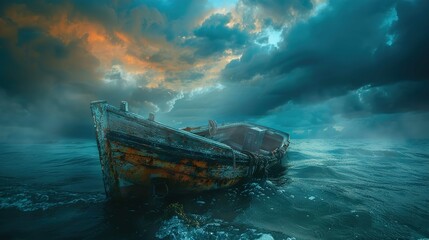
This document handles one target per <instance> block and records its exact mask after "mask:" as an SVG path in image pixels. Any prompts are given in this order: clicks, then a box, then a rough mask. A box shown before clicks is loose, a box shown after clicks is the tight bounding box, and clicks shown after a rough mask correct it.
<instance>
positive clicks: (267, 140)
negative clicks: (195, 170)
mask: <svg viewBox="0 0 429 240" xmlns="http://www.w3.org/2000/svg"><path fill="white" fill-rule="evenodd" d="M184 130H187V131H190V132H192V133H194V134H197V135H199V136H202V137H206V138H209V139H212V140H215V141H218V142H221V143H224V144H226V145H228V146H230V147H232V148H233V149H235V150H238V151H247V152H252V153H258V154H263V155H269V154H271V152H272V151H274V150H276V149H277V148H279V147H281V146H282V145H283V143H284V142H285V141H286V140H287V139H285V136H284V135H282V134H279V133H276V132H275V131H272V130H270V129H266V128H263V127H259V126H254V125H249V124H231V125H225V126H220V127H217V125H216V123H215V122H211V121H209V127H208V128H204V129H201V128H195V129H192V128H185V129H184Z"/></svg>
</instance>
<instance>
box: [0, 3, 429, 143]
mask: <svg viewBox="0 0 429 240" xmlns="http://www.w3.org/2000/svg"><path fill="white" fill-rule="evenodd" d="M428 13H429V1H427V0H420V1H419V0H402V1H393V0H359V1H355V0H353V1H352V0H350V1H346V0H338V1H334V0H235V1H227V0H220V1H216V0H209V1H204V0H192V1H173V0H152V1H144V0H141V1H132V0H127V1H110V2H108V1H90V0H89V1H88V0H80V1H49V0H30V1H2V2H1V3H0V112H1V113H0V141H16V140H34V139H38V140H50V139H62V138H92V137H93V132H94V130H93V126H92V119H91V116H90V111H89V103H90V101H92V100H97V99H105V100H108V101H109V103H111V104H113V105H119V103H120V101H121V100H127V101H128V102H129V104H130V108H131V110H132V111H134V112H137V113H139V114H142V115H144V116H146V115H147V114H148V113H149V112H154V113H155V114H156V116H157V120H158V121H160V122H163V123H165V124H168V125H172V126H175V127H184V126H188V125H190V126H192V125H205V124H207V120H208V119H214V120H216V121H217V122H219V123H224V122H235V121H248V122H256V123H259V124H263V125H268V126H271V127H274V128H278V129H282V130H285V131H288V132H290V133H291V135H292V138H305V137H317V138H324V137H327V138H363V137H380V138H395V137H398V138H429V14H428Z"/></svg>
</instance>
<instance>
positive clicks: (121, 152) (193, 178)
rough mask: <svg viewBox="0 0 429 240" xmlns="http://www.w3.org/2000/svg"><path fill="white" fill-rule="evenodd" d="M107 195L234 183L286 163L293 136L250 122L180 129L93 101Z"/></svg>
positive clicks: (161, 193) (181, 190)
mask: <svg viewBox="0 0 429 240" xmlns="http://www.w3.org/2000/svg"><path fill="white" fill-rule="evenodd" d="M91 111H92V115H93V119H94V123H95V129H96V138H97V145H98V150H99V154H100V162H101V167H102V172H103V178H104V184H105V190H106V195H107V196H108V197H112V198H118V197H121V195H122V194H123V193H124V191H125V190H124V189H127V187H129V186H133V187H134V188H135V187H137V188H140V189H141V190H142V191H145V192H148V193H150V194H154V195H156V196H165V195H168V194H175V193H185V192H190V191H203V190H210V189H219V188H225V187H229V186H232V185H234V184H237V183H239V182H240V181H243V180H245V179H246V178H249V177H253V176H255V175H258V174H264V173H265V171H267V169H269V168H270V167H272V166H274V165H277V164H279V163H280V162H281V159H282V158H283V156H284V154H285V152H286V150H287V148H288V146H289V135H288V134H287V133H283V132H280V131H276V130H274V129H270V128H267V127H262V126H257V125H253V124H248V123H235V124H225V125H222V126H219V127H218V126H217V124H216V123H215V122H214V121H209V125H208V126H207V127H197V128H189V127H188V128H185V129H174V128H171V127H169V126H166V125H163V124H161V123H159V122H156V121H155V119H154V115H153V114H150V115H149V118H148V119H145V118H143V117H141V116H139V115H137V114H134V113H131V112H129V111H128V104H127V103H126V102H122V103H121V107H120V108H117V107H114V106H111V105H109V104H107V102H106V101H94V102H92V103H91Z"/></svg>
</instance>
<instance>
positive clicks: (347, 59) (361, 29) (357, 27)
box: [223, 1, 429, 114]
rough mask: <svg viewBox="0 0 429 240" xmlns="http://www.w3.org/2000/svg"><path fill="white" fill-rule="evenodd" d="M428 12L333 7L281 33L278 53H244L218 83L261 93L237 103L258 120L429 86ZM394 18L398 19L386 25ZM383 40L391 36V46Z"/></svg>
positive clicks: (369, 5)
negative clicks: (381, 89)
mask: <svg viewBox="0 0 429 240" xmlns="http://www.w3.org/2000/svg"><path fill="white" fill-rule="evenodd" d="M427 10H429V4H428V3H427V2H426V1H413V2H409V1H407V2H405V1H404V2H399V3H396V1H354V2H344V1H331V2H330V5H329V8H328V9H325V10H322V11H321V12H320V14H319V15H317V16H315V17H313V18H310V19H309V20H308V21H303V22H301V23H298V24H297V25H296V26H294V27H293V28H292V29H291V30H290V31H289V32H286V33H285V34H284V36H283V37H284V38H285V39H286V40H285V41H284V42H282V43H281V44H280V46H279V49H275V50H272V51H268V50H267V49H266V48H265V49H264V48H261V47H258V46H254V47H251V48H247V49H246V51H245V52H244V54H243V56H242V57H241V58H240V59H239V60H234V61H232V62H231V63H230V64H229V65H228V66H227V67H226V68H225V70H224V72H223V76H224V78H225V80H226V81H229V82H233V83H234V84H238V85H240V88H241V89H243V86H246V85H252V86H259V87H260V91H259V94H258V95H259V96H258V98H254V99H252V98H244V99H243V101H241V105H242V106H248V105H251V106H253V107H254V109H253V112H249V113H248V114H263V113H266V112H268V111H269V110H270V109H274V108H276V107H278V106H281V105H283V104H285V103H287V102H288V101H292V102H295V103H314V102H318V101H321V100H327V99H330V98H332V97H336V96H341V95H344V94H346V93H347V92H349V91H352V90H355V89H358V88H360V87H362V86H365V85H368V84H371V85H373V86H380V85H384V84H392V83H395V82H400V81H414V80H419V79H421V80H425V81H427V80H428V79H429V72H428V71H427V70H425V69H424V67H423V66H426V65H427V63H428V62H427V59H426V58H425V57H424V56H427V55H428V54H429V51H428V47H427V46H423V43H424V42H428V40H429V39H428V38H429V34H428V33H427V31H425V30H424V29H426V25H427V23H428V22H429V19H428V15H427V14H424V12H427ZM391 11H396V12H397V20H392V22H391V23H390V24H391V26H389V24H387V26H386V21H388V20H389V17H391ZM413 23H415V24H413ZM383 24H385V25H384V26H383ZM410 26H412V27H410ZM388 34H393V35H395V41H394V42H393V44H391V45H389V44H387V43H386V42H387V37H388V36H387V35H388ZM419 44H420V45H419ZM258 79H263V80H260V81H259V80H258ZM268 82H269V86H267V83H268ZM252 89H253V88H252ZM242 94H243V95H246V94H244V93H242ZM249 95H252V96H254V95H255V93H254V92H253V91H252V92H251V93H250V94H249ZM238 99H240V98H238ZM240 100H241V99H240ZM421 100H426V101H427V100H428V99H421ZM237 109H241V108H240V107H238V108H237ZM398 110H399V109H398ZM409 110H413V108H410V109H409ZM390 111H394V107H392V109H391V110H390ZM401 111H403V110H402V109H401Z"/></svg>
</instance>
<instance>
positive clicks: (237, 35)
mask: <svg viewBox="0 0 429 240" xmlns="http://www.w3.org/2000/svg"><path fill="white" fill-rule="evenodd" d="M230 21H231V14H213V15H211V16H210V17H209V18H208V19H206V20H205V21H204V22H203V24H202V25H201V26H200V27H198V28H197V29H195V30H194V34H195V38H191V39H189V40H188V41H186V42H185V45H187V46H191V47H194V48H196V49H197V50H196V51H195V54H196V55H197V56H200V57H207V56H211V55H213V54H216V53H217V54H219V53H223V52H224V51H225V50H227V49H230V50H234V51H236V50H239V49H241V48H242V47H244V46H245V44H246V43H247V41H248V39H249V34H248V33H246V32H245V31H242V30H241V29H240V28H239V26H238V25H234V26H232V27H229V26H227V24H228V23H229V22H230Z"/></svg>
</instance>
